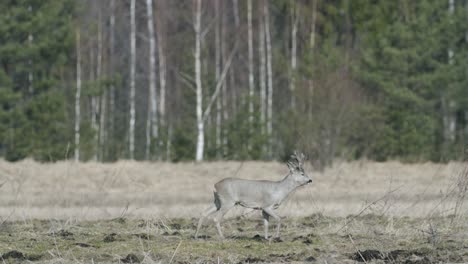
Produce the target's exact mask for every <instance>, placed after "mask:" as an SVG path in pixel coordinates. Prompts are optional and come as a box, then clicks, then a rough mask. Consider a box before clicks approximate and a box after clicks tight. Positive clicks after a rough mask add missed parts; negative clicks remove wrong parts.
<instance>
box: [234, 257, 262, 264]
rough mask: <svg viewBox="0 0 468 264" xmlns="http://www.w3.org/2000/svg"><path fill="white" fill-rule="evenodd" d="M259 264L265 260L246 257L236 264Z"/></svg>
mask: <svg viewBox="0 0 468 264" xmlns="http://www.w3.org/2000/svg"><path fill="white" fill-rule="evenodd" d="M259 262H265V259H262V258H258V257H253V256H248V257H247V258H245V259H244V260H243V261H241V262H238V263H239V264H243V263H259Z"/></svg>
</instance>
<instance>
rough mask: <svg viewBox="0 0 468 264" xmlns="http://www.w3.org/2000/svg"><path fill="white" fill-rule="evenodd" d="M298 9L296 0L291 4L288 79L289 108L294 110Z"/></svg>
mask: <svg viewBox="0 0 468 264" xmlns="http://www.w3.org/2000/svg"><path fill="white" fill-rule="evenodd" d="M298 13H299V8H298V4H297V2H296V0H294V1H293V3H292V8H291V21H292V29H291V71H290V78H289V90H290V91H291V108H292V109H295V108H296V100H295V94H294V92H295V90H296V68H297V26H298V25H297V24H298V21H299V15H298Z"/></svg>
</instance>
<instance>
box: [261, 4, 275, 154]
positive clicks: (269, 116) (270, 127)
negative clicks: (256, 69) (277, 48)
mask: <svg viewBox="0 0 468 264" xmlns="http://www.w3.org/2000/svg"><path fill="white" fill-rule="evenodd" d="M268 8H269V6H268V1H265V5H264V6H263V12H264V15H265V39H266V54H267V76H268V77H267V78H268V99H267V135H268V142H269V146H268V152H269V153H268V154H269V156H270V157H271V156H272V145H273V125H272V122H273V70H272V51H271V37H270V18H269V17H270V14H269V10H268Z"/></svg>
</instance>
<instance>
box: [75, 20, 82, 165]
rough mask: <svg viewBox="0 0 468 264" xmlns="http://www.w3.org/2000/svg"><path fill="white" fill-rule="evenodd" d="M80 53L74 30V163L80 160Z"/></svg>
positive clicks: (77, 34) (77, 32)
mask: <svg viewBox="0 0 468 264" xmlns="http://www.w3.org/2000/svg"><path fill="white" fill-rule="evenodd" d="M80 97H81V51H80V30H79V29H77V30H76V94H75V162H78V161H79V160H80V122H81V116H80Z"/></svg>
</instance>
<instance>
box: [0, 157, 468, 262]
mask: <svg viewBox="0 0 468 264" xmlns="http://www.w3.org/2000/svg"><path fill="white" fill-rule="evenodd" d="M467 167H468V165H467V164H464V163H455V162H452V163H449V164H433V163H424V164H401V163H399V162H385V163H376V162H369V161H361V162H341V163H340V162H337V163H336V164H335V165H334V167H333V168H330V169H327V170H326V171H324V172H314V171H312V169H311V167H307V168H306V171H308V172H309V174H310V175H311V176H312V178H313V180H314V182H313V183H312V184H311V185H307V186H305V187H302V188H300V189H299V190H297V191H296V192H295V193H293V194H291V196H290V197H289V199H288V200H287V201H285V202H284V203H283V204H282V206H281V207H280V208H279V209H278V213H279V214H280V215H281V216H283V217H285V219H284V222H283V226H282V230H281V241H265V240H264V239H262V238H261V236H262V234H263V233H262V232H263V222H262V218H261V213H259V212H258V211H252V210H249V209H243V208H235V209H234V210H232V211H230V212H229V213H228V214H227V219H226V221H225V222H224V223H223V228H224V233H225V235H226V236H227V239H226V240H225V241H223V242H220V241H219V240H218V238H217V236H216V232H215V228H214V225H213V222H212V221H207V223H206V225H205V227H204V228H203V229H202V230H201V235H202V238H201V239H198V240H195V239H194V238H193V235H194V232H195V228H196V222H197V221H198V218H199V216H200V214H201V212H202V211H203V210H204V209H206V208H207V207H209V206H210V205H211V203H212V201H213V184H214V183H216V182H217V181H219V180H221V179H223V178H225V177H240V178H245V179H270V180H280V179H282V178H283V177H284V176H285V175H286V174H287V168H286V166H285V165H284V164H281V163H277V162H205V163H199V164H197V163H174V164H171V163H158V162H156V163H149V162H130V161H120V162H117V163H111V164H98V163H73V162H57V163H48V164H41V163H36V162H33V161H31V160H26V161H21V162H18V163H8V162H5V161H0V255H1V256H2V261H4V262H5V263H9V262H13V263H15V262H18V261H37V262H44V263H69V262H72V263H76V262H78V263H90V262H96V263H97V262H109V263H111V262H112V263H115V262H124V263H130V262H143V263H169V262H172V263H218V262H219V263H256V262H268V263H269V262H279V263H285V262H298V263H302V262H317V263H346V262H348V263H353V262H356V261H360V262H368V263H369V262H371V263H384V262H385V263H447V262H452V263H467V262H468V242H467V241H468V202H467V201H466V200H467V199H468V198H467V192H468V190H467V188H468V187H467V186H468V170H467ZM274 224H275V223H274V221H273V222H272V225H271V226H270V230H271V232H272V230H273V226H274Z"/></svg>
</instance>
